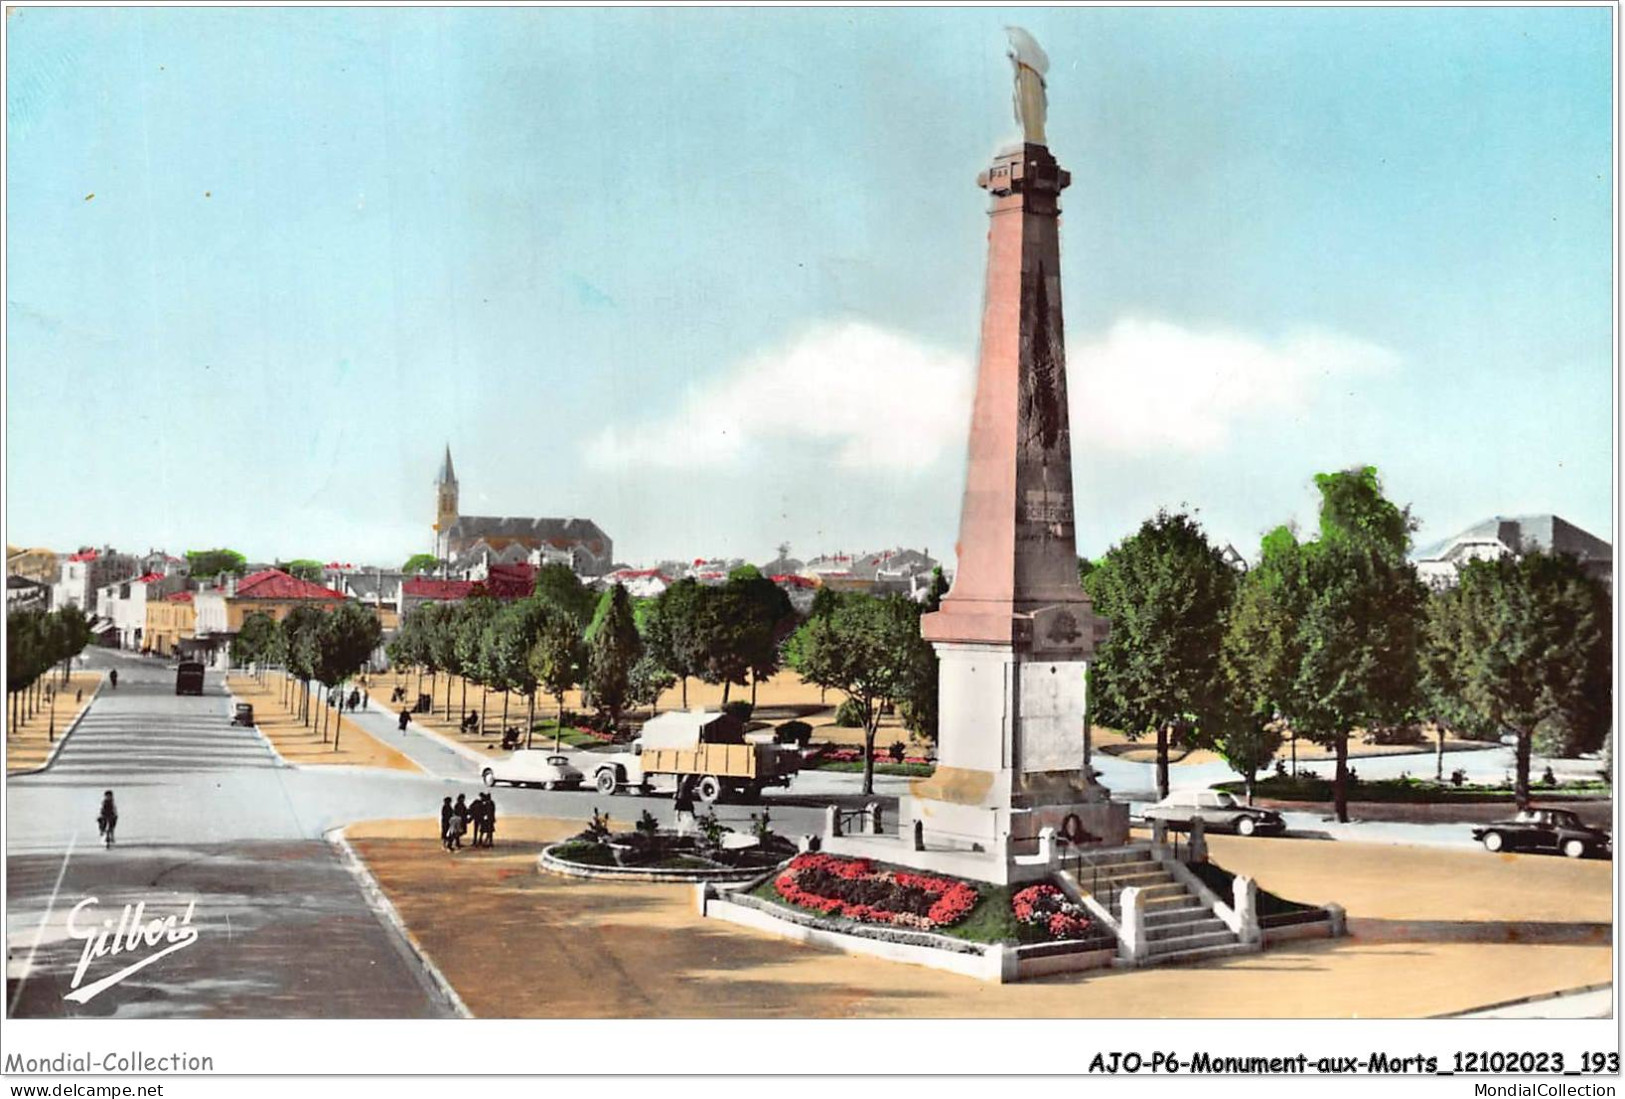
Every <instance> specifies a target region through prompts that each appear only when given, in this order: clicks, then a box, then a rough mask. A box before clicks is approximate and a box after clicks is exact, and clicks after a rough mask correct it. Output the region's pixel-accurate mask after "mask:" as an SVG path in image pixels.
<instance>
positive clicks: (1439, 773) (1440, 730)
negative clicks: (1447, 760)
mask: <svg viewBox="0 0 1625 1099" xmlns="http://www.w3.org/2000/svg"><path fill="white" fill-rule="evenodd" d="M1433 731H1434V732H1435V733H1437V734H1438V736H1439V751H1438V755H1437V760H1438V764H1437V766H1435V767H1434V769H1433V781H1435V782H1443V781H1444V726H1443V725H1437V724H1435V725H1434V726H1433Z"/></svg>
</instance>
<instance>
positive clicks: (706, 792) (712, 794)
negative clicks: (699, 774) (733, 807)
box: [695, 775, 722, 805]
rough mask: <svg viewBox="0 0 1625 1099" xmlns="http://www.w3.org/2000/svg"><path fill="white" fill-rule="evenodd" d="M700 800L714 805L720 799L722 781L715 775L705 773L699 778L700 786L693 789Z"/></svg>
mask: <svg viewBox="0 0 1625 1099" xmlns="http://www.w3.org/2000/svg"><path fill="white" fill-rule="evenodd" d="M695 792H696V793H698V794H699V796H700V800H701V801H703V802H706V803H707V804H709V805H715V804H716V803H717V802H719V801H721V800H722V781H721V780H720V779H718V778H717V777H716V776H715V775H706V776H705V777H704V778H702V779H700V788H699V789H698V790H697V791H695Z"/></svg>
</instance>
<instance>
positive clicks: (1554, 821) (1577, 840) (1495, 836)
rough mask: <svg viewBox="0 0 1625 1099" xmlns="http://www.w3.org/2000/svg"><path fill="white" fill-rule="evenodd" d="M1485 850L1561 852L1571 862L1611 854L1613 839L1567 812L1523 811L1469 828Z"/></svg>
mask: <svg viewBox="0 0 1625 1099" xmlns="http://www.w3.org/2000/svg"><path fill="white" fill-rule="evenodd" d="M1473 838H1474V839H1475V840H1477V841H1478V842H1480V843H1482V844H1483V845H1484V849H1485V850H1486V851H1552V852H1558V851H1561V852H1562V853H1563V854H1565V855H1567V856H1568V857H1569V858H1571V859H1578V858H1583V857H1585V856H1586V855H1591V854H1596V855H1601V856H1603V857H1604V858H1608V857H1611V856H1612V855H1613V853H1614V838H1613V836H1611V835H1609V834H1608V833H1607V832H1604V831H1602V830H1601V829H1600V828H1593V827H1591V826H1590V825H1588V824H1586V823H1584V822H1583V821H1581V820H1580V818H1579V817H1578V816H1576V815H1575V814H1574V813H1572V812H1570V811H1569V810H1567V809H1533V808H1531V809H1523V810H1520V811H1519V813H1518V815H1517V816H1515V817H1513V818H1511V819H1510V820H1498V821H1493V822H1491V823H1489V824H1486V825H1483V826H1481V827H1478V828H1474V829H1473Z"/></svg>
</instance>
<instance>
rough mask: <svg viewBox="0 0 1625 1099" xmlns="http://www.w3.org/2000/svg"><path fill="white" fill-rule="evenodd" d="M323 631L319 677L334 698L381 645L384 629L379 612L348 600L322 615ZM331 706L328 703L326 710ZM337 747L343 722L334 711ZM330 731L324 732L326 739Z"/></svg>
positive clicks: (319, 637) (319, 641)
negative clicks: (334, 692)
mask: <svg viewBox="0 0 1625 1099" xmlns="http://www.w3.org/2000/svg"><path fill="white" fill-rule="evenodd" d="M322 618H323V622H322V626H321V631H320V632H319V633H318V635H317V638H316V648H317V655H316V666H315V674H316V679H317V680H318V681H319V682H320V683H321V685H322V687H323V693H324V694H326V695H328V697H329V698H331V695H332V692H333V691H334V690H335V689H336V688H338V687H339V685H340V684H342V683H344V682H346V681H347V680H349V678H350V677H351V676H353V675H355V674H356V673H357V672H359V671H360V670H361V669H362V668H365V667H366V666H367V662H368V661H369V660H371V659H372V654H373V653H374V652H375V651H376V650H377V648H378V642H379V640H380V639H381V638H382V636H383V630H382V628H381V627H380V626H379V624H378V616H377V615H375V614H374V613H373V612H372V611H370V610H368V609H367V608H366V607H363V606H362V605H361V604H359V603H352V602H344V603H340V604H339V605H338V606H336V607H334V608H333V609H332V610H331V611H329V612H327V613H325V614H323V615H322ZM330 708H331V707H329V706H324V707H323V712H324V713H325V712H326V711H327V710H328V709H330ZM333 716H334V718H335V720H334V721H333V723H332V724H333V751H335V752H336V751H338V750H339V733H340V730H341V728H342V722H339V721H338V720H336V717H337V715H333ZM325 736H326V734H325V733H324V734H323V738H324V742H325Z"/></svg>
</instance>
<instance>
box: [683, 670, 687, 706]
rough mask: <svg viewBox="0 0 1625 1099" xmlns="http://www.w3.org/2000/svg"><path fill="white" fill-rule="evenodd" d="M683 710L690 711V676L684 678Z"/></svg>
mask: <svg viewBox="0 0 1625 1099" xmlns="http://www.w3.org/2000/svg"><path fill="white" fill-rule="evenodd" d="M683 709H685V710H686V709H688V676H686V675H685V676H683Z"/></svg>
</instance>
